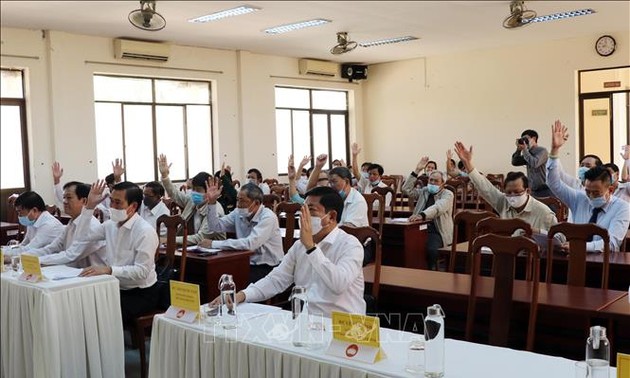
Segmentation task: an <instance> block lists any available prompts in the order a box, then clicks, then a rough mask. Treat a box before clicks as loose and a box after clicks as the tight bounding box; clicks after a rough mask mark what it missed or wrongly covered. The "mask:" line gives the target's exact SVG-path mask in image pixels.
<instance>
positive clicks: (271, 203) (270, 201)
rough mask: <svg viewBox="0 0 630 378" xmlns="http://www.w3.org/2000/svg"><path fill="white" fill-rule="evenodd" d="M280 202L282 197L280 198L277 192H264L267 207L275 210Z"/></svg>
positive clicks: (264, 203)
mask: <svg viewBox="0 0 630 378" xmlns="http://www.w3.org/2000/svg"><path fill="white" fill-rule="evenodd" d="M280 202H282V199H281V198H280V196H279V195H277V194H275V193H271V194H264V195H263V205H264V206H265V207H267V208H269V209H271V210H272V211H275V208H276V206H277V205H278V203H280Z"/></svg>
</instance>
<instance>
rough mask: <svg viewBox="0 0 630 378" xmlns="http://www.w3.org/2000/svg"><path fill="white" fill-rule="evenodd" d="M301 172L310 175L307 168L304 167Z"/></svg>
mask: <svg viewBox="0 0 630 378" xmlns="http://www.w3.org/2000/svg"><path fill="white" fill-rule="evenodd" d="M301 174H306V175H307V176H309V174H308V171H307V170H306V168H302V173H301Z"/></svg>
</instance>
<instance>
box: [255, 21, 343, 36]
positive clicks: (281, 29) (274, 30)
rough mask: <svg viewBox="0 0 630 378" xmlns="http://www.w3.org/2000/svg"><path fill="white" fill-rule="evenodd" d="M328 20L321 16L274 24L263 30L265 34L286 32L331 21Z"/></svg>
mask: <svg viewBox="0 0 630 378" xmlns="http://www.w3.org/2000/svg"><path fill="white" fill-rule="evenodd" d="M331 22H332V21H330V20H324V19H322V18H317V19H314V20H308V21H301V22H295V23H293V24H286V25H280V26H274V27H273V28H269V29H265V30H263V32H265V33H267V34H282V33H287V32H290V31H294V30H300V29H304V28H310V27H311V26H321V25H325V24H328V23H331Z"/></svg>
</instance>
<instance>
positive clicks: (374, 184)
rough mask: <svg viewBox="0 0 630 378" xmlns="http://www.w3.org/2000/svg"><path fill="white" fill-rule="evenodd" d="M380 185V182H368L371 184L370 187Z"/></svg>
mask: <svg viewBox="0 0 630 378" xmlns="http://www.w3.org/2000/svg"><path fill="white" fill-rule="evenodd" d="M380 183H381V180H374V181H370V184H372V186H378V184H380Z"/></svg>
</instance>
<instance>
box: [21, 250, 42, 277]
mask: <svg viewBox="0 0 630 378" xmlns="http://www.w3.org/2000/svg"><path fill="white" fill-rule="evenodd" d="M20 261H21V263H22V269H23V270H24V273H22V275H21V276H20V278H19V279H20V280H22V281H29V282H38V281H40V280H41V279H42V266H41V265H40V264H39V256H34V255H29V254H27V253H23V254H22V255H21V256H20Z"/></svg>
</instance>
